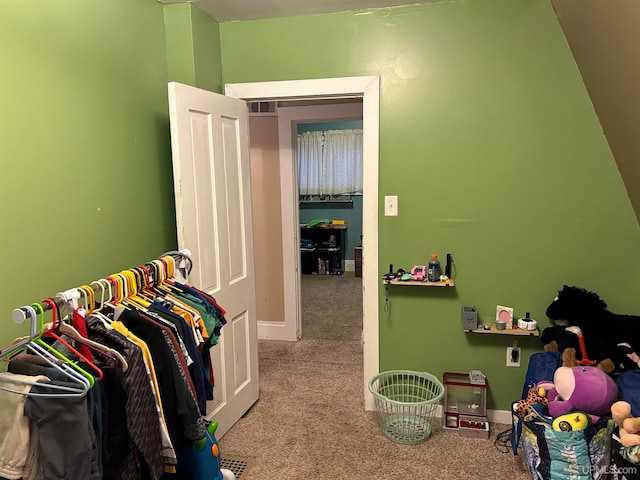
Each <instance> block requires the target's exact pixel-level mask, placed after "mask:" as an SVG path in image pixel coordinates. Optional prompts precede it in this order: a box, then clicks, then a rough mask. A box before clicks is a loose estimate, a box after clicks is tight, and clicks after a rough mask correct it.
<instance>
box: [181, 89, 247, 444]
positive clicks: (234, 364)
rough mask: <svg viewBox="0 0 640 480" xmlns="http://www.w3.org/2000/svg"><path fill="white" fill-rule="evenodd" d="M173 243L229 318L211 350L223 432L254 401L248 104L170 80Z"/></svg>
mask: <svg viewBox="0 0 640 480" xmlns="http://www.w3.org/2000/svg"><path fill="white" fill-rule="evenodd" d="M169 114H170V120H171V147H172V154H173V176H174V189H175V203H176V221H177V229H178V248H179V249H184V248H187V249H189V250H190V251H191V254H192V260H193V270H192V271H191V274H190V275H189V283H190V284H191V285H193V286H195V287H196V288H199V289H200V290H203V291H205V292H206V293H208V294H210V295H211V296H213V297H214V298H215V299H216V301H217V302H218V303H219V304H220V305H221V306H222V307H223V308H224V309H225V310H226V312H227V313H226V315H225V318H226V319H227V321H228V323H227V325H225V326H224V327H223V328H222V334H221V337H220V341H219V343H218V345H216V346H215V347H213V349H212V350H211V355H212V363H213V365H214V368H213V370H214V377H215V386H214V400H213V401H211V402H208V403H207V418H210V419H212V420H215V421H217V422H218V423H219V426H218V430H217V431H216V435H217V436H218V437H222V435H224V434H225V432H226V431H227V430H229V429H230V428H231V427H232V426H233V424H234V423H235V422H236V421H237V420H238V419H239V418H240V417H241V416H242V415H243V414H244V413H245V412H246V411H247V410H248V409H249V408H250V407H251V405H253V404H254V403H255V401H256V400H257V399H258V335H257V324H256V309H255V280H254V269H253V232H252V226H251V225H252V218H251V185H250V171H249V142H248V127H247V125H248V122H247V107H246V103H245V102H244V101H242V100H238V99H234V98H230V97H225V96H223V95H218V94H216V93H212V92H208V91H206V90H201V89H198V88H195V87H190V86H188V85H183V84H180V83H175V82H171V83H169Z"/></svg>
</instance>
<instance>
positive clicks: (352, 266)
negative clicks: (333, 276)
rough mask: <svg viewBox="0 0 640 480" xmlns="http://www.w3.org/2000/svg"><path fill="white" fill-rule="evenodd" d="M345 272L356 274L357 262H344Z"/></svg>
mask: <svg viewBox="0 0 640 480" xmlns="http://www.w3.org/2000/svg"><path fill="white" fill-rule="evenodd" d="M344 271H345V272H355V271H356V261H355V260H345V261H344Z"/></svg>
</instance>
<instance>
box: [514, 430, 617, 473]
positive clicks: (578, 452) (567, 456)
mask: <svg viewBox="0 0 640 480" xmlns="http://www.w3.org/2000/svg"><path fill="white" fill-rule="evenodd" d="M613 427H614V424H613V421H612V420H611V419H607V418H600V419H599V420H598V421H596V422H594V423H592V424H590V425H589V426H588V427H587V428H586V429H584V430H571V431H557V430H554V429H553V428H552V427H551V425H548V424H546V423H545V422H542V421H536V420H522V419H517V418H514V432H518V431H520V429H521V437H520V438H519V440H520V446H521V447H522V451H523V452H524V457H525V462H526V464H527V467H528V468H529V473H530V474H531V478H532V479H533V480H568V479H573V480H609V479H610V478H611V477H610V473H611V471H612V469H611V435H612V432H613ZM517 440H518V439H517V438H516V441H515V448H517V446H518V443H517ZM516 451H517V450H515V449H514V453H515V452H516Z"/></svg>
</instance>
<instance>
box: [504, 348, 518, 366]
mask: <svg viewBox="0 0 640 480" xmlns="http://www.w3.org/2000/svg"><path fill="white" fill-rule="evenodd" d="M519 366H520V347H507V367H519Z"/></svg>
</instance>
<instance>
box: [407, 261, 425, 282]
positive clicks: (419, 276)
mask: <svg viewBox="0 0 640 480" xmlns="http://www.w3.org/2000/svg"><path fill="white" fill-rule="evenodd" d="M426 273H427V267H425V266H424V265H416V266H415V267H413V268H412V269H411V280H417V281H419V282H422V281H424V276H425V274H426Z"/></svg>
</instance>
